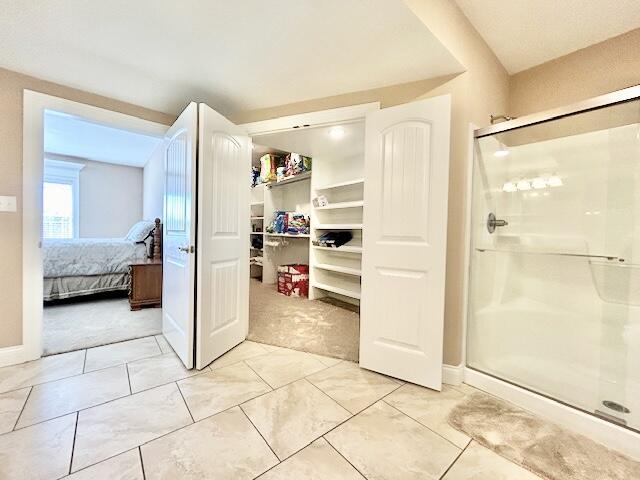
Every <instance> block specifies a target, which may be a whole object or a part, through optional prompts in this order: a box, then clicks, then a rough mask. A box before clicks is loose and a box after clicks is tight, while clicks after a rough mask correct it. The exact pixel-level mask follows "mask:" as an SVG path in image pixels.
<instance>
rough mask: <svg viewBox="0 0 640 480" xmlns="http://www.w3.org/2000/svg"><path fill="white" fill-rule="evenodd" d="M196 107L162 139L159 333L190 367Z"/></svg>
mask: <svg viewBox="0 0 640 480" xmlns="http://www.w3.org/2000/svg"><path fill="white" fill-rule="evenodd" d="M197 134H198V106H197V105H196V104H195V103H190V104H189V106H188V107H187V108H186V109H185V110H184V111H183V112H182V113H181V114H180V116H179V117H178V119H177V120H176V122H175V123H174V124H173V126H172V127H171V128H170V129H169V130H168V132H167V134H166V138H165V144H166V150H165V190H164V219H163V223H164V224H163V230H162V232H163V243H162V245H163V255H162V333H163V334H164V336H165V338H166V339H167V341H168V342H169V343H170V344H171V346H172V347H173V349H174V350H175V352H176V354H177V355H178V357H180V359H181V360H182V362H183V363H184V365H185V367H187V368H193V332H194V317H193V312H194V282H195V259H194V255H193V252H192V248H191V247H192V246H193V245H195V239H196V225H195V223H196V222H195V218H196V217H195V212H196V208H195V197H194V196H193V195H194V194H195V191H196V147H197V145H196V141H197Z"/></svg>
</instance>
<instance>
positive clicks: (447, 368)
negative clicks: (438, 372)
mask: <svg viewBox="0 0 640 480" xmlns="http://www.w3.org/2000/svg"><path fill="white" fill-rule="evenodd" d="M463 381H464V366H462V365H447V364H446V363H445V364H443V365H442V383H446V384H447V385H460V384H461V383H462V382H463Z"/></svg>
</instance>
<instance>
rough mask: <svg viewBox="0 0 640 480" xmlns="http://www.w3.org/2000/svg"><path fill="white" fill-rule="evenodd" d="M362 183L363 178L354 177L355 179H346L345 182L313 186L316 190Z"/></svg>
mask: <svg viewBox="0 0 640 480" xmlns="http://www.w3.org/2000/svg"><path fill="white" fill-rule="evenodd" d="M362 183H364V178H356V179H355V180H347V181H345V182H338V183H331V184H329V185H322V186H319V187H314V188H315V189H316V190H331V189H332V188H341V187H351V186H353V185H360V184H362Z"/></svg>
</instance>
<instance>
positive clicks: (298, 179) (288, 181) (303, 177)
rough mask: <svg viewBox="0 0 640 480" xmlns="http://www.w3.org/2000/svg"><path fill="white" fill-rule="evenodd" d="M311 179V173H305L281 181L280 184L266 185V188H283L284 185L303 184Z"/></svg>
mask: <svg viewBox="0 0 640 480" xmlns="http://www.w3.org/2000/svg"><path fill="white" fill-rule="evenodd" d="M310 178H311V172H303V173H299V174H297V175H292V176H290V177H286V178H285V179H284V180H280V181H279V182H268V183H265V186H266V187H267V188H273V187H281V186H283V185H289V184H291V183H296V182H302V181H303V180H309V179H310Z"/></svg>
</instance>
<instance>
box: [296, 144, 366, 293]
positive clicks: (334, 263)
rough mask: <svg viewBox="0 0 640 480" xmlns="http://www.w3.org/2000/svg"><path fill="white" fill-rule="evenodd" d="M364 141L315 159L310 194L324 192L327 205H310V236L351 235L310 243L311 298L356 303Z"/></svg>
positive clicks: (359, 265) (360, 250)
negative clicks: (329, 243) (335, 242)
mask: <svg viewBox="0 0 640 480" xmlns="http://www.w3.org/2000/svg"><path fill="white" fill-rule="evenodd" d="M363 147H364V145H362V148H361V149H360V150H357V151H355V152H354V151H353V150H351V151H349V152H346V151H345V152H344V154H343V155H341V153H342V152H336V157H335V158H332V159H330V160H328V161H325V162H315V163H314V171H313V176H312V179H311V198H312V204H313V199H314V198H316V197H318V196H321V195H322V196H324V197H325V198H326V200H327V202H328V203H327V205H324V206H321V207H314V208H313V214H312V222H311V227H312V228H311V236H312V240H317V239H318V238H319V237H320V236H321V235H323V234H325V233H327V232H330V231H350V232H351V235H352V236H353V238H352V239H351V241H349V242H347V244H345V245H342V246H340V247H337V248H334V247H322V246H319V245H313V244H312V245H311V253H310V260H311V263H310V265H311V269H310V276H311V289H310V292H309V297H310V298H312V299H317V298H321V297H324V296H330V297H334V298H337V299H339V300H342V301H344V302H347V303H351V304H356V305H359V303H360V279H361V276H362V230H363V223H362V212H363V207H364V200H363V199H364V177H363V174H364V148H363Z"/></svg>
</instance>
